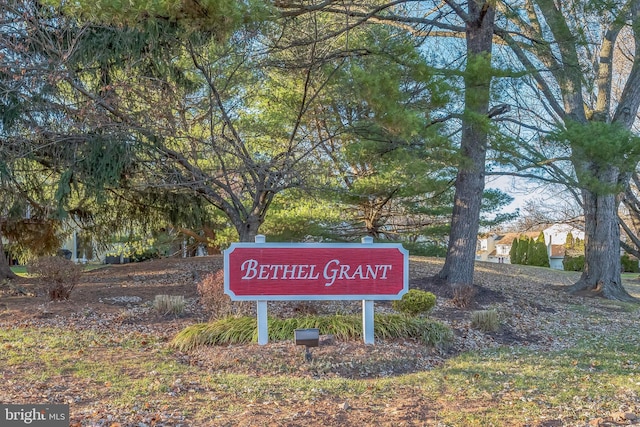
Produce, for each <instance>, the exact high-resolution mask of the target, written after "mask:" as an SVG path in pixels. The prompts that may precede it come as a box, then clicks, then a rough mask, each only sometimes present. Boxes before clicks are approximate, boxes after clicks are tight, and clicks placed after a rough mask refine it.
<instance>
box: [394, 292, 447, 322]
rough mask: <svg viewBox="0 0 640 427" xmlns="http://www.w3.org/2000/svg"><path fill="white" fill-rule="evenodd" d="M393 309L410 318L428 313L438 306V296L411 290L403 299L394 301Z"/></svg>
mask: <svg viewBox="0 0 640 427" xmlns="http://www.w3.org/2000/svg"><path fill="white" fill-rule="evenodd" d="M392 305H393V308H394V309H395V310H397V311H399V312H401V313H406V314H408V315H410V316H417V315H418V314H423V313H428V312H429V311H430V310H431V309H432V308H433V307H435V305H436V296H435V295H434V294H432V293H431V292H426V291H421V290H419V289H409V292H407V293H406V294H404V295H403V296H402V299H399V300H395V301H393V304H392Z"/></svg>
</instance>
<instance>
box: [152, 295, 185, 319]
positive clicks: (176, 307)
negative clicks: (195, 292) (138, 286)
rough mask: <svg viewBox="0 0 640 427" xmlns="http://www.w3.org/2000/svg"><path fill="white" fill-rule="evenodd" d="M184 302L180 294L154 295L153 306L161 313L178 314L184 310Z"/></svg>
mask: <svg viewBox="0 0 640 427" xmlns="http://www.w3.org/2000/svg"><path fill="white" fill-rule="evenodd" d="M185 306H186V302H185V299H184V296H182V295H156V297H155V299H154V300H153V308H154V309H155V310H156V312H158V313H159V314H162V315H165V316H166V315H169V314H171V315H174V316H179V315H181V314H182V313H183V312H184V308H185Z"/></svg>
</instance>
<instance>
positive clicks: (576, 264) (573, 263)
mask: <svg viewBox="0 0 640 427" xmlns="http://www.w3.org/2000/svg"><path fill="white" fill-rule="evenodd" d="M562 265H563V266H564V271H583V270H584V255H579V256H575V257H573V256H565V257H564V260H563V261H562Z"/></svg>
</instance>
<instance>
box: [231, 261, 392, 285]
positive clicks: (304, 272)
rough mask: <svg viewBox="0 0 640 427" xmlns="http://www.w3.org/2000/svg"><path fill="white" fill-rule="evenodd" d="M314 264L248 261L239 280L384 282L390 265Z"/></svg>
mask: <svg viewBox="0 0 640 427" xmlns="http://www.w3.org/2000/svg"><path fill="white" fill-rule="evenodd" d="M316 268H317V265H315V264H260V263H259V262H258V261H257V260H255V259H248V260H246V261H244V262H243V263H242V265H241V266H240V271H242V272H244V275H243V276H242V277H241V280H253V279H256V280H316V279H319V278H320V270H322V278H323V279H325V280H327V282H326V283H325V284H324V285H325V286H331V285H333V284H334V283H335V282H336V280H356V279H360V280H369V279H380V280H386V279H387V273H388V272H389V271H390V270H391V264H373V265H372V264H358V265H350V264H340V261H339V260H337V259H332V260H331V261H329V262H327V263H326V264H325V265H324V267H323V268H318V269H316Z"/></svg>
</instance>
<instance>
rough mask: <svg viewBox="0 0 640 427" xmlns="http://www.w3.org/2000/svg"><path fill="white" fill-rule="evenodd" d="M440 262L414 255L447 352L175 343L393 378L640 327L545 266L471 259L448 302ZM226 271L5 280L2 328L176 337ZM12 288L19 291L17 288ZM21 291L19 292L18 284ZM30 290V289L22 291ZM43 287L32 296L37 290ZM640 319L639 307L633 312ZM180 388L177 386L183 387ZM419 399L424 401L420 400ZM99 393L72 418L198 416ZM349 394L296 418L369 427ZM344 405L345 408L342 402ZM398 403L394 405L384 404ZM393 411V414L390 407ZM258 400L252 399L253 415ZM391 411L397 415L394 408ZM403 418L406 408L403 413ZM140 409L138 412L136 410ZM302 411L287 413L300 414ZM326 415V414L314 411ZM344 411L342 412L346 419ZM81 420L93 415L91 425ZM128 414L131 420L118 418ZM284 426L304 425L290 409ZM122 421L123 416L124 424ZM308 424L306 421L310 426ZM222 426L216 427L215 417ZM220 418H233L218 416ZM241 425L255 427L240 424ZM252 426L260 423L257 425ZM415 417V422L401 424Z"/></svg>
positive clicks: (173, 264)
mask: <svg viewBox="0 0 640 427" xmlns="http://www.w3.org/2000/svg"><path fill="white" fill-rule="evenodd" d="M441 266H442V260H439V259H428V258H414V257H412V258H411V261H410V287H411V288H419V289H424V290H428V291H431V292H433V293H434V294H435V295H436V296H437V298H438V303H437V306H436V308H435V309H434V310H433V312H432V313H431V317H433V318H435V319H437V320H440V321H442V322H444V323H446V324H448V325H449V326H450V327H451V328H452V329H453V330H454V333H455V340H454V343H453V344H452V346H451V347H449V348H448V349H446V350H436V349H430V348H426V347H425V346H424V345H421V344H420V343H418V342H412V341H378V342H376V345H375V346H365V345H364V344H362V343H361V342H339V341H335V340H331V339H330V338H326V337H323V339H326V341H325V342H324V344H323V345H321V346H320V347H318V348H315V349H313V350H312V356H313V363H307V362H306V361H305V359H304V354H303V353H304V351H303V349H301V348H299V347H296V346H295V345H294V344H293V343H292V342H278V343H269V344H268V345H266V346H258V345H256V344H248V345H238V346H225V347H205V348H200V349H198V350H196V351H193V352H190V353H178V352H176V356H175V358H176V361H177V362H178V363H184V364H189V365H193V366H199V367H201V368H202V369H203V370H204V371H205V372H209V373H216V374H220V373H237V374H247V375H253V376H261V375H287V376H295V377H299V378H309V379H317V378H380V377H393V376H398V375H402V374H406V373H411V372H419V371H428V370H429V369H431V368H433V367H434V366H438V365H439V364H442V363H444V362H445V361H446V360H447V358H450V357H451V356H453V355H455V354H459V353H460V352H464V351H475V350H481V349H485V348H489V347H497V346H505V345H507V346H517V347H528V348H531V349H534V350H539V351H551V350H558V349H563V348H567V347H569V346H571V345H572V344H573V340H574V339H577V338H573V337H568V336H566V335H564V334H558V331H561V330H562V329H563V328H564V329H566V328H567V327H569V326H579V327H580V328H582V329H583V330H584V331H585V333H588V331H589V330H590V328H593V329H595V328H598V331H599V332H600V333H601V331H602V328H606V327H610V328H625V327H635V326H634V325H635V323H634V322H637V319H632V318H630V316H628V313H622V312H621V313H620V315H619V316H618V317H616V318H613V319H612V318H611V310H612V309H611V306H603V305H602V301H601V300H592V299H586V298H581V297H575V296H570V295H568V294H567V293H565V292H564V291H563V287H566V286H568V285H570V284H571V283H573V282H574V281H575V280H576V279H577V277H578V276H577V274H570V273H558V272H555V271H552V270H548V269H539V271H536V273H535V275H532V274H531V270H530V269H527V270H525V269H523V268H522V267H520V266H515V265H508V264H484V263H478V264H477V266H476V274H475V279H474V280H475V284H476V293H475V296H474V303H473V305H472V306H470V307H462V308H461V307H458V306H456V305H455V304H454V303H453V298H452V297H453V293H452V290H451V289H449V288H448V287H447V286H445V285H443V283H442V282H441V281H439V280H438V279H436V278H435V277H434V276H435V274H436V273H437V272H438V271H439V269H440V268H441ZM220 268H222V257H221V256H211V257H200V258H187V259H177V258H168V259H160V260H152V261H146V262H142V263H136V264H125V265H111V266H108V267H104V268H100V269H96V270H92V271H89V272H86V273H84V275H83V280H82V282H81V283H80V284H79V285H78V286H77V287H76V289H74V291H73V295H72V299H71V300H69V301H63V302H47V301H46V298H45V297H44V296H43V295H40V294H41V292H39V289H37V287H36V286H35V285H34V284H32V283H30V282H29V281H28V280H25V279H22V280H19V281H17V282H16V285H17V288H16V286H13V287H12V288H11V289H9V288H8V287H7V286H3V287H2V288H0V328H20V327H54V328H56V327H60V328H74V329H92V330H93V329H95V330H100V331H110V332H112V333H113V334H114V336H123V335H127V334H139V335H141V336H144V335H145V334H148V335H153V336H154V337H161V338H162V339H163V340H164V341H165V342H167V341H169V340H170V339H171V338H172V337H173V336H175V334H176V333H177V332H179V331H180V330H182V329H184V328H185V327H186V326H188V325H191V324H194V323H199V322H205V321H207V320H208V314H207V313H206V312H205V311H204V310H203V309H202V307H201V306H200V304H199V303H198V295H197V289H196V286H197V283H198V282H199V280H201V279H202V278H203V277H204V276H205V275H206V274H208V273H209V272H215V271H217V270H218V269H220ZM16 289H17V290H18V293H17V294H16ZM20 292H21V293H20ZM24 293H26V294H27V295H25V294H24ZM34 294H35V295H37V296H31V295H34ZM159 294H167V295H182V296H184V297H185V298H186V299H187V308H186V310H185V313H184V314H183V315H181V316H179V317H175V316H163V315H160V314H157V313H156V312H155V311H154V310H153V308H152V302H153V299H154V298H155V296H156V295H159ZM576 304H579V305H581V306H585V307H587V308H588V309H589V310H591V311H592V312H593V313H596V314H597V313H602V314H603V315H604V314H606V315H607V316H608V318H609V320H610V322H609V323H607V324H603V323H600V324H597V325H595V324H591V323H590V322H589V321H588V320H587V319H585V318H584V317H577V316H574V315H573V314H574V312H572V311H571V310H570V309H569V307H571V306H574V305H576ZM490 308H495V309H496V310H498V312H499V314H500V318H501V328H500V329H499V330H498V331H497V332H491V333H485V332H481V331H479V330H477V329H474V328H472V327H471V312H472V311H473V310H477V309H490ZM359 309H360V305H359V303H346V302H325V303H321V302H314V303H270V304H269V312H270V315H276V316H277V315H280V316H289V315H293V314H295V313H298V312H300V311H308V310H312V311H316V312H320V313H323V312H327V313H331V312H355V313H357V312H359ZM376 310H377V311H378V312H379V311H386V310H391V307H390V303H386V302H381V303H376ZM636 317H637V316H636ZM3 377H4V380H5V383H4V386H3V387H1V388H0V402H6V403H11V402H12V400H13V401H15V399H17V396H20V395H21V394H20V393H22V392H23V391H24V390H23V389H24V385H21V384H20V383H19V381H17V380H15V379H14V377H13V376H12V375H11V374H9V373H6V372H5V373H4V375H3ZM64 387H67V388H69V389H74V388H77V389H82V388H84V387H86V385H83V384H66V385H64ZM177 389H180V387H177ZM398 399H399V400H397V401H395V402H394V403H393V404H391V405H390V406H389V407H387V408H379V410H380V411H381V412H380V413H381V414H382V415H384V416H385V417H386V418H385V419H387V420H389V422H392V421H393V420H397V421H398V425H402V419H403V417H405V416H408V415H407V414H408V413H411V411H413V415H412V416H414V418H412V419H421V418H422V419H427V418H428V417H429V416H430V411H431V410H432V409H429V408H428V405H427V404H426V403H425V402H424V401H423V400H424V397H420V396H412V395H410V394H408V395H403V394H402V393H399V395H398ZM421 399H422V400H421ZM100 403H101V402H93V403H92V404H88V403H87V404H86V405H85V406H82V405H80V404H78V409H77V413H76V420H77V418H78V417H80V418H82V419H83V420H85V421H83V422H82V424H80V421H77V422H78V424H77V425H107V426H116V427H117V426H119V425H139V426H143V425H146V426H150V425H181V422H182V423H183V424H182V425H191V424H189V423H188V422H187V421H179V420H174V421H171V422H165V423H160V422H157V421H156V422H151V421H148V420H146V421H145V420H142V421H140V422H137V421H136V422H134V421H131V420H132V419H133V418H132V417H133V415H131V414H123V415H122V418H121V419H118V417H117V416H115V418H114V415H113V414H112V413H111V415H109V416H110V417H111V418H110V419H109V418H108V416H107V415H106V413H105V412H104V408H100V406H99V405H100ZM345 405H347V406H348V404H347V403H344V402H331V403H328V402H323V403H320V402H318V404H317V405H316V406H314V407H313V408H305V406H304V405H302V406H301V407H300V408H299V411H298V412H299V414H300V419H299V420H298V421H299V422H300V423H303V420H304V415H305V414H307V415H308V417H307V418H309V416H311V419H312V420H313V419H314V418H313V411H316V412H317V414H316V415H317V417H316V418H315V420H316V421H318V420H320V419H322V420H325V421H326V420H328V419H329V418H326V419H325V418H323V417H322V414H323V412H322V411H325V412H327V413H329V412H330V413H331V419H330V420H329V421H327V422H325V423H324V424H325V425H342V424H344V423H349V424H352V425H353V424H354V423H356V424H360V425H366V424H367V423H368V421H371V419H370V418H369V417H370V415H369V414H368V413H367V412H366V411H362V413H359V412H358V411H357V410H355V409H354V408H350V409H351V410H350V412H349V416H348V417H347V418H344V416H346V415H345V414H346V411H345V409H347V406H345ZM339 408H341V409H342V411H336V409H339ZM389 408H391V409H389ZM387 409H389V411H387ZM255 410H257V408H253V409H251V408H249V409H247V411H249V412H251V411H254V412H255ZM391 410H393V411H396V412H397V413H395V415H394V414H392V413H391ZM402 411H405V412H404V415H403V412H402ZM143 412H144V411H143V410H142V409H140V410H139V411H138V414H140V413H143ZM298 412H296V410H295V408H293V409H291V408H290V410H289V411H288V413H289V415H291V416H292V417H293V415H295V414H297V413H298ZM318 414H319V415H318ZM341 417H343V418H341ZM247 419H252V420H258V421H256V423H258V424H265V425H268V424H271V423H272V422H273V423H274V425H276V424H277V422H276V421H277V417H276V419H275V420H274V419H272V418H268V417H266V416H265V417H261V416H260V415H259V414H258V415H256V414H248V415H247ZM86 420H92V421H91V422H88V421H86ZM123 420H124V421H123ZM292 420H293V421H292V423H291V424H289V425H300V424H299V423H298V422H296V421H295V417H293V418H292ZM125 421H126V422H125ZM303 424H304V423H303ZM216 425H217V424H216ZM220 425H234V424H233V423H232V422H231V423H230V424H224V423H221V424H220ZM238 425H252V424H242V423H241V422H238ZM254 425H255V424H254ZM406 425H413V424H406Z"/></svg>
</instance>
